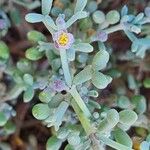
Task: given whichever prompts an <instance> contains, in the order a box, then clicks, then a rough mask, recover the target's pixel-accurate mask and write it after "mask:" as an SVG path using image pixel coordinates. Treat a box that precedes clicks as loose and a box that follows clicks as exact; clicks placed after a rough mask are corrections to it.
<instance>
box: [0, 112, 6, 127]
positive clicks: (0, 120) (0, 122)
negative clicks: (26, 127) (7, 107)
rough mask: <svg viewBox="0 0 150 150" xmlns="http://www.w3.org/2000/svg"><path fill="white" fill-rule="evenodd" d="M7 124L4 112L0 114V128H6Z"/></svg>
mask: <svg viewBox="0 0 150 150" xmlns="http://www.w3.org/2000/svg"><path fill="white" fill-rule="evenodd" d="M6 122H7V117H6V116H5V114H4V113H3V112H0V127H1V126H4V125H5V124H6Z"/></svg>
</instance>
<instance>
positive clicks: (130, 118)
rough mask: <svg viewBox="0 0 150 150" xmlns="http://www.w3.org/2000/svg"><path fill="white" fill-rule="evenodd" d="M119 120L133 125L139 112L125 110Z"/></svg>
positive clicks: (120, 114)
mask: <svg viewBox="0 0 150 150" xmlns="http://www.w3.org/2000/svg"><path fill="white" fill-rule="evenodd" d="M119 117H120V120H119V122H120V123H122V124H125V125H129V126H131V125H133V124H134V123H135V122H136V120H137V119H138V116H137V114H136V113H135V112H134V111H133V110H123V111H121V112H120V113H119Z"/></svg>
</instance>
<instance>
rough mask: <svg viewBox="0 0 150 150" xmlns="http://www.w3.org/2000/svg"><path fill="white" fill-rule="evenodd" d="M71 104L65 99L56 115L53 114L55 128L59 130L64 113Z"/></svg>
mask: <svg viewBox="0 0 150 150" xmlns="http://www.w3.org/2000/svg"><path fill="white" fill-rule="evenodd" d="M68 106H69V104H68V103H67V102H65V101H63V102H61V103H60V105H59V106H58V108H57V109H56V111H55V113H54V116H53V122H54V126H55V130H56V131H58V129H59V126H60V125H61V124H62V121H63V117H64V114H65V112H66V110H67V108H68Z"/></svg>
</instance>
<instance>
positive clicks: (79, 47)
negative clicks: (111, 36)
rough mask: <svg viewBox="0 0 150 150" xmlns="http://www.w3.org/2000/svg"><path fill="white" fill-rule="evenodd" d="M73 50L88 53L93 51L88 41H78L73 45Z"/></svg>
mask: <svg viewBox="0 0 150 150" xmlns="http://www.w3.org/2000/svg"><path fill="white" fill-rule="evenodd" d="M73 48H74V49H75V51H79V52H84V53H90V52H92V51H93V47H92V46H91V45H90V44H89V43H78V44H75V45H74V46H73Z"/></svg>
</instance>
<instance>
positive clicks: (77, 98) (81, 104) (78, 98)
mask: <svg viewBox="0 0 150 150" xmlns="http://www.w3.org/2000/svg"><path fill="white" fill-rule="evenodd" d="M69 92H70V94H71V95H72V97H73V98H74V100H75V101H76V103H77V104H78V106H79V107H80V109H81V110H82V111H83V113H84V114H85V115H86V116H87V117H91V113H90V111H89V109H88V108H87V106H86V105H85V103H84V101H83V100H82V98H81V96H80V95H79V93H78V91H77V89H76V87H75V86H72V88H71V89H70V91H69Z"/></svg>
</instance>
